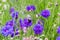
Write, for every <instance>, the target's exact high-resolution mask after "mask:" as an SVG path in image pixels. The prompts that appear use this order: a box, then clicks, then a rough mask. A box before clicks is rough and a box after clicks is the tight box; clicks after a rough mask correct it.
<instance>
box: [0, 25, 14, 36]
mask: <svg viewBox="0 0 60 40" xmlns="http://www.w3.org/2000/svg"><path fill="white" fill-rule="evenodd" d="M12 31H13V27H11V26H10V25H5V26H4V27H3V28H2V29H1V34H2V35H3V36H8V35H9V34H10V33H11V32H12Z"/></svg>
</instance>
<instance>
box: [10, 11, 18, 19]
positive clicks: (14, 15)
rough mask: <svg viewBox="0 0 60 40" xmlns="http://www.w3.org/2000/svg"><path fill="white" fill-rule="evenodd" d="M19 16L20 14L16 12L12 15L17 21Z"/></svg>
mask: <svg viewBox="0 0 60 40" xmlns="http://www.w3.org/2000/svg"><path fill="white" fill-rule="evenodd" d="M18 14H19V12H18V11H16V12H14V13H12V14H11V16H12V18H15V19H17V18H18Z"/></svg>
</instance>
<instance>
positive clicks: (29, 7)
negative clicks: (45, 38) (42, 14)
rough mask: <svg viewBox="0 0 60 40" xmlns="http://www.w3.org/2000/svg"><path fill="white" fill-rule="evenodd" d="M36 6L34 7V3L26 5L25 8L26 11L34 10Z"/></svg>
mask: <svg viewBox="0 0 60 40" xmlns="http://www.w3.org/2000/svg"><path fill="white" fill-rule="evenodd" d="M35 9H36V8H35V6H34V5H28V6H27V7H26V10H27V11H34V10H35Z"/></svg>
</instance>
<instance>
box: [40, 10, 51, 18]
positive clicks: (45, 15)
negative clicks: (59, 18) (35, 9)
mask: <svg viewBox="0 0 60 40" xmlns="http://www.w3.org/2000/svg"><path fill="white" fill-rule="evenodd" d="M41 16H43V17H44V18H48V17H49V16H50V11H49V10H47V9H45V10H42V11H41Z"/></svg>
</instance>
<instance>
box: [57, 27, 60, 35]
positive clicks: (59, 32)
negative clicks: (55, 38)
mask: <svg viewBox="0 0 60 40" xmlns="http://www.w3.org/2000/svg"><path fill="white" fill-rule="evenodd" d="M57 33H58V34H60V26H59V27H58V28H57Z"/></svg>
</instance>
